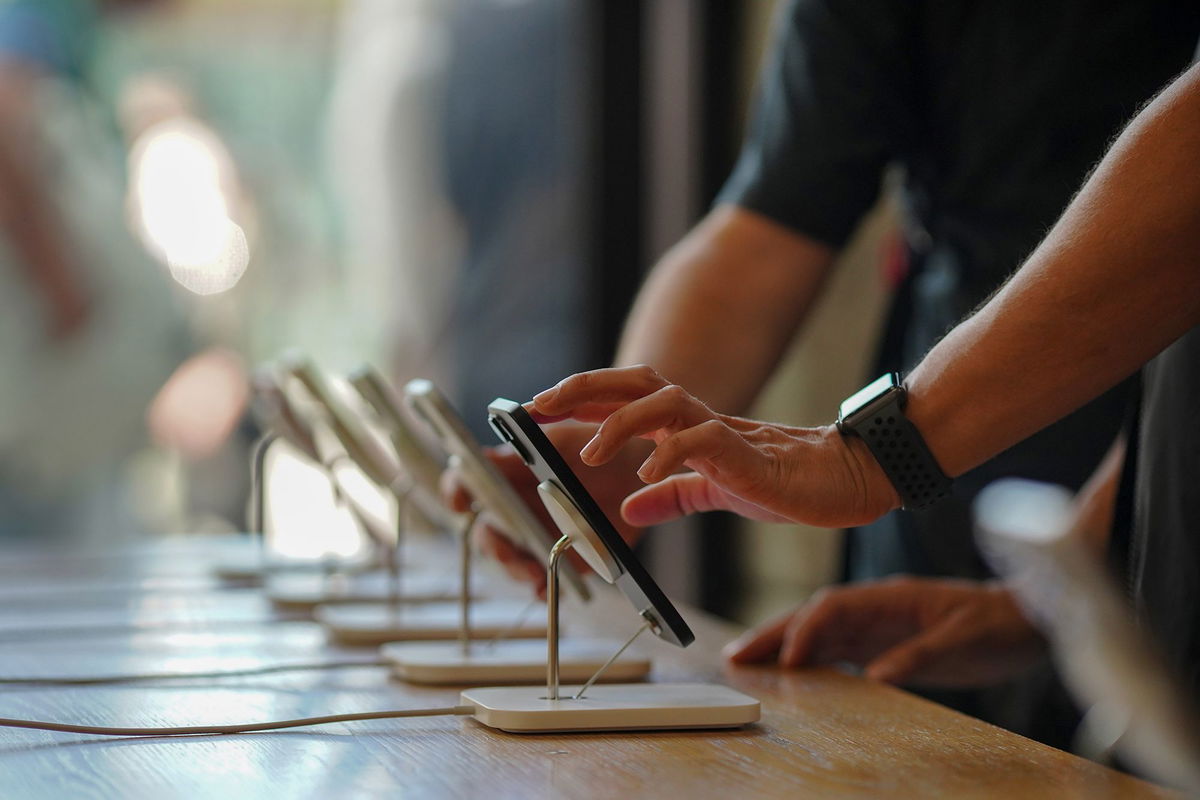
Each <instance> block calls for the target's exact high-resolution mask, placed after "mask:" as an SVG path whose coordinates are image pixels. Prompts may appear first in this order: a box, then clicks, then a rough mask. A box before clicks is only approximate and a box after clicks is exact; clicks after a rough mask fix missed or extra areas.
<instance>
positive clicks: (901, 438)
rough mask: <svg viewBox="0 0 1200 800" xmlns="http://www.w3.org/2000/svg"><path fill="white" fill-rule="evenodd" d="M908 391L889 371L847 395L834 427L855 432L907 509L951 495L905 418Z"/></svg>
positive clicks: (844, 432)
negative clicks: (865, 444) (864, 443)
mask: <svg viewBox="0 0 1200 800" xmlns="http://www.w3.org/2000/svg"><path fill="white" fill-rule="evenodd" d="M907 401H908V393H907V392H906V391H905V389H904V384H903V383H901V382H900V375H899V374H898V373H895V372H889V373H888V374H886V375H884V376H883V377H882V378H879V379H877V380H874V381H872V382H871V383H869V384H867V386H866V387H864V388H862V389H860V390H859V391H857V392H855V393H854V394H852V395H850V396H849V397H848V398H846V400H845V402H843V403H842V407H841V409H840V410H839V411H838V421H837V426H838V430H839V431H841V433H842V435H843V436H850V435H854V436H858V437H859V438H860V439H862V440H863V441H864V442H866V443H867V447H868V448H869V449H870V450H871V455H873V456H875V460H876V461H878V462H879V466H880V467H882V468H883V471H884V474H886V475H887V476H888V480H890V481H891V482H892V486H894V487H895V488H896V492H897V494H899V495H900V502H901V504H902V505H903V507H904V508H905V510H907V511H914V510H918V509H922V508H928V507H929V506H931V505H933V504H934V503H936V502H938V501H939V500H941V499H942V498H944V497H946V496H948V495H949V494H950V484H951V483H952V481H951V480H950V479H949V478H947V477H946V473H944V472H942V468H941V467H940V466H938V463H937V460H936V459H935V458H934V457H933V453H931V452H929V447H927V446H926V444H925V439H923V438H922V437H921V432H920V431H918V430H917V428H916V426H915V425H913V424H912V423H911V422H910V421H909V419H908V417H906V416H904V406H905V404H906V403H907Z"/></svg>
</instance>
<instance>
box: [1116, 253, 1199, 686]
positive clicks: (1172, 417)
mask: <svg viewBox="0 0 1200 800" xmlns="http://www.w3.org/2000/svg"><path fill="white" fill-rule="evenodd" d="M1198 268H1200V267H1198ZM1142 379H1143V385H1144V388H1143V393H1142V415H1141V442H1140V447H1139V449H1138V454H1137V473H1136V479H1135V480H1136V495H1135V500H1134V514H1133V540H1132V542H1131V547H1130V549H1131V560H1130V578H1131V588H1132V589H1133V594H1134V599H1135V602H1136V603H1137V606H1138V611H1139V612H1140V613H1141V616H1142V617H1143V619H1144V621H1145V623H1146V624H1147V626H1148V627H1149V628H1150V630H1151V631H1152V632H1153V633H1154V634H1155V638H1156V639H1157V640H1158V641H1159V643H1160V644H1161V646H1162V647H1163V648H1164V650H1165V652H1166V655H1167V657H1168V659H1169V660H1170V661H1171V663H1172V665H1173V666H1174V667H1175V668H1176V669H1177V670H1178V671H1179V673H1180V675H1181V676H1182V678H1183V679H1184V680H1185V681H1186V682H1187V683H1188V684H1189V685H1190V686H1191V688H1192V690H1193V692H1194V697H1193V699H1200V328H1196V329H1193V330H1192V331H1191V332H1190V333H1188V334H1187V335H1185V336H1184V337H1183V338H1181V339H1179V340H1178V341H1177V342H1175V343H1174V344H1173V345H1171V346H1170V347H1168V348H1167V349H1166V350H1164V351H1163V352H1162V354H1161V355H1159V356H1158V358H1156V359H1154V361H1152V362H1150V364H1149V365H1148V366H1147V367H1146V368H1145V370H1143V372H1142Z"/></svg>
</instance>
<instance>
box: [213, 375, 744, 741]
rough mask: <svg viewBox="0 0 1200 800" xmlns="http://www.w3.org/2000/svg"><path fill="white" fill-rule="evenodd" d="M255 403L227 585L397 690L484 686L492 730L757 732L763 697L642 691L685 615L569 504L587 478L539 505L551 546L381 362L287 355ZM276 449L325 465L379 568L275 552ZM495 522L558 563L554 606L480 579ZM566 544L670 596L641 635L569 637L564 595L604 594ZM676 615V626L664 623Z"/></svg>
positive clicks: (446, 413)
mask: <svg viewBox="0 0 1200 800" xmlns="http://www.w3.org/2000/svg"><path fill="white" fill-rule="evenodd" d="M400 394H402V396H403V401H402V400H401V399H400V397H399V396H398V395H400ZM512 405H513V406H515V404H512ZM255 407H256V413H257V415H258V417H259V421H260V423H261V425H262V427H263V429H264V430H265V431H266V433H265V434H264V436H263V437H262V439H261V440H260V441H259V443H258V445H257V447H256V448H255V452H254V454H253V463H252V477H253V483H254V485H253V497H252V511H251V520H250V523H251V528H252V529H253V531H254V533H255V534H256V535H258V536H259V537H260V542H262V546H261V547H260V548H259V553H260V555H259V557H258V558H257V560H256V561H255V562H253V563H244V564H232V563H231V564H225V565H222V566H220V567H219V568H218V575H219V577H222V578H225V579H230V580H239V581H245V580H261V581H262V585H263V587H264V590H265V591H266V592H267V593H268V595H269V597H270V599H271V601H272V603H273V604H274V605H276V606H277V607H278V608H279V609H281V610H284V611H287V612H292V613H301V614H311V616H312V617H313V619H315V620H316V621H317V622H319V623H320V624H321V625H322V626H323V627H324V628H325V630H326V632H327V634H328V636H329V638H330V639H331V640H332V641H334V642H336V643H337V644H339V645H343V646H353V647H373V648H378V649H379V652H380V653H381V654H382V657H383V658H384V659H385V660H386V661H387V662H388V663H389V664H390V665H391V670H392V674H393V677H394V678H395V679H398V680H403V681H408V682H412V683H417V684H428V685H442V686H463V687H484V688H467V689H465V690H464V691H463V692H462V697H461V704H464V705H473V706H474V707H475V708H476V709H477V712H476V714H475V718H476V719H477V720H478V721H479V722H481V723H483V724H485V725H488V726H491V727H495V728H499V729H503V730H508V731H513V732H539V731H588V730H591V731H596V730H608V731H612V730H638V729H680V728H735V727H740V726H743V725H746V724H748V723H752V722H754V721H756V720H758V718H759V714H760V707H759V703H758V701H757V700H755V699H754V698H751V697H748V696H746V695H744V694H741V693H739V692H736V691H734V690H732V689H729V688H727V687H724V686H719V685H702V684H669V683H654V682H644V681H646V680H647V678H648V677H649V675H650V673H651V669H652V664H651V662H650V659H649V658H648V657H647V656H646V655H645V654H644V653H643V652H642V651H640V650H639V649H638V648H637V647H636V645H635V644H634V640H635V639H637V638H638V636H639V635H641V634H643V633H644V632H645V631H647V630H648V631H650V632H651V633H652V634H654V635H657V636H659V637H660V638H663V639H665V640H667V641H671V642H672V643H674V644H677V645H685V646H686V644H688V643H690V641H691V633H690V631H688V630H687V629H686V624H685V623H683V621H682V618H681V617H678V614H677V612H675V609H674V608H673V607H670V603H669V601H667V600H666V598H665V597H663V596H662V595H661V592H659V591H658V588H657V586H652V587H651V590H650V591H649V592H646V591H644V590H645V589H646V588H647V587H645V586H644V584H645V583H646V582H649V583H650V584H653V582H652V581H651V580H650V579H649V577H648V576H647V575H645V573H644V571H643V570H642V569H641V566H640V565H637V564H631V563H629V562H630V561H631V560H635V559H633V556H632V553H630V552H629V551H628V548H624V547H623V546H622V548H621V552H618V553H614V552H613V548H612V547H610V546H609V545H607V544H606V543H605V540H604V538H603V537H602V536H600V535H599V534H598V532H597V531H596V529H595V526H594V525H592V524H591V523H590V522H589V519H591V520H595V519H596V518H595V516H594V514H595V513H598V512H597V510H596V509H595V507H594V505H593V506H592V514H593V516H591V517H589V516H588V515H587V514H584V513H582V512H581V511H580V508H579V505H578V501H577V499H573V497H572V491H574V492H575V493H576V494H578V493H579V492H581V491H582V490H581V488H580V487H579V486H578V484H575V485H573V486H572V487H571V488H567V487H564V486H563V485H562V482H561V481H560V480H556V479H546V480H542V481H541V484H540V486H539V488H538V493H539V495H540V497H541V499H542V501H543V503H545V505H546V508H547V510H548V511H549V514H550V516H551V518H552V519H553V520H554V522H555V524H556V526H557V527H558V528H559V532H560V533H561V538H559V539H558V541H557V542H555V541H554V539H553V537H551V536H550V535H548V534H547V532H546V529H545V526H543V525H542V523H541V522H540V521H539V520H538V519H537V518H536V517H535V516H534V515H533V514H532V513H531V512H530V510H529V509H528V507H527V506H526V505H525V503H524V502H523V501H522V500H521V499H520V498H519V497H518V496H517V494H516V493H515V491H514V490H513V489H512V488H511V486H510V484H509V482H508V481H507V480H506V479H505V478H504V477H503V476H502V475H501V473H500V472H499V471H498V470H497V469H496V468H495V467H494V466H493V465H492V463H491V462H490V461H489V460H488V459H487V458H486V457H485V456H484V455H483V451H482V449H481V447H480V445H479V443H478V442H477V441H476V440H475V439H474V438H473V437H472V435H471V433H470V432H469V431H468V429H467V428H466V426H465V424H464V423H463V421H462V419H461V417H459V415H458V414H457V412H456V411H455V409H454V408H453V407H452V406H451V405H450V404H449V403H448V402H447V401H446V399H445V398H444V397H443V396H442V395H441V394H440V393H439V392H438V390H437V389H436V387H434V386H433V384H431V383H430V382H428V381H424V380H416V381H411V382H410V383H408V384H407V385H406V386H405V387H404V390H403V392H402V393H397V392H395V391H394V390H393V389H392V387H391V386H389V385H388V384H387V383H386V382H385V381H384V380H383V378H382V377H381V376H380V375H379V374H378V373H377V372H376V371H375V370H373V369H371V368H369V367H366V368H362V369H360V370H358V371H357V372H356V373H354V374H352V375H351V376H349V378H348V379H346V380H342V379H340V378H339V379H334V378H332V377H330V376H327V375H325V374H323V373H322V372H320V371H319V370H318V369H317V368H316V367H315V365H314V364H313V363H312V362H311V361H309V360H307V359H303V358H298V357H291V358H288V359H285V360H284V361H283V362H281V363H280V364H279V365H275V366H273V367H271V368H270V369H268V370H263V371H260V373H259V374H258V375H257V376H256V385H255ZM505 438H509V437H508V436H507V435H505ZM280 441H284V442H286V443H287V444H288V445H290V448H291V449H292V450H293V451H294V452H298V453H299V454H300V455H301V456H302V457H303V458H305V459H306V460H308V461H310V462H311V463H312V464H313V465H315V466H316V467H318V468H319V469H321V470H322V471H324V473H325V475H326V477H327V479H328V481H329V482H330V485H332V486H333V487H334V492H335V496H336V498H337V501H338V502H339V504H340V505H342V506H343V507H344V508H345V510H346V511H347V512H349V515H350V516H351V517H352V518H353V520H354V521H355V524H356V525H357V526H358V527H359V529H360V530H361V531H362V533H363V534H364V535H365V537H366V539H367V540H368V541H369V542H370V543H371V547H370V548H369V553H370V554H369V556H367V557H365V558H358V559H352V560H347V561H342V562H323V563H320V564H315V563H313V562H311V561H309V562H295V561H293V562H281V561H279V560H278V559H276V558H274V557H272V555H271V552H270V548H269V546H268V545H267V543H266V536H265V532H266V531H267V530H268V527H269V522H270V520H269V519H268V508H269V503H268V497H267V495H268V491H269V490H268V481H267V479H266V472H267V465H268V463H269V457H270V453H271V450H272V448H274V447H275V446H276V445H277V444H279V443H280ZM346 463H349V464H352V465H353V467H354V468H356V470H357V471H358V473H359V474H360V475H362V476H364V477H365V478H366V479H368V480H369V481H370V482H371V483H372V484H374V486H375V487H377V488H378V489H379V490H381V491H383V492H386V493H387V494H389V495H391V496H392V497H393V498H394V500H395V508H396V509H398V511H397V513H396V514H395V515H394V516H393V517H392V518H391V519H381V518H380V516H379V515H378V514H377V513H373V512H372V511H371V510H368V509H367V508H366V507H365V506H364V504H363V503H362V502H361V500H360V499H358V498H357V497H356V495H355V493H353V492H351V491H349V490H348V489H347V488H345V487H343V486H342V478H341V477H340V476H341V475H344V473H345V471H344V470H343V469H340V467H342V466H344V465H345V464H346ZM447 466H452V467H453V468H454V470H455V472H456V473H457V474H458V475H459V476H460V478H461V480H462V482H463V483H464V484H465V486H466V488H467V489H468V490H469V491H470V494H471V495H472V497H473V498H474V501H475V505H474V507H473V508H472V511H471V512H470V513H466V514H455V513H453V512H450V511H448V510H446V508H445V507H444V505H443V504H442V501H441V498H440V489H439V481H440V480H441V477H442V474H443V472H444V471H445V469H446V467H447ZM589 500H590V498H589ZM485 521H486V523H487V524H489V525H491V526H493V527H495V528H498V529H500V530H502V531H504V532H505V534H506V535H507V536H508V537H509V538H511V539H512V540H513V541H514V542H517V543H519V544H520V546H522V547H523V548H525V549H526V550H527V551H529V552H531V553H535V554H538V555H539V557H540V556H544V557H545V560H546V568H547V587H546V602H545V604H543V603H541V602H538V601H537V600H536V599H534V600H532V601H531V600H530V599H529V598H530V596H531V595H532V590H531V588H530V587H528V586H525V585H518V584H516V583H515V582H512V581H506V580H505V578H503V577H502V576H501V571H500V570H498V569H496V568H495V565H487V566H488V567H490V568H489V569H487V570H480V569H477V568H476V567H477V565H476V564H474V563H473V555H474V553H473V547H472V539H473V536H472V532H473V530H474V529H475V528H476V526H478V525H480V524H482V523H483V522H485ZM606 522H607V521H606V520H605V523H606ZM609 530H611V528H609ZM439 534H440V535H439ZM446 534H449V535H448V536H447V535H446ZM448 540H449V541H452V542H454V544H453V545H448V544H447V541H448ZM610 541H611V540H610ZM569 550H574V551H575V553H576V554H577V555H578V556H580V557H581V558H582V560H583V561H585V562H586V563H587V564H588V565H589V566H590V567H591V571H593V572H595V573H596V575H598V576H599V578H600V579H602V580H605V581H607V582H609V583H617V584H618V586H621V587H622V589H623V590H626V586H627V584H626V583H624V581H627V579H628V578H629V576H628V575H627V574H626V573H627V571H628V570H629V569H630V568H631V567H632V568H633V569H634V570H635V571H636V573H637V576H639V580H638V587H635V588H634V590H633V591H634V595H633V596H631V600H633V599H634V597H636V598H645V597H646V596H647V595H649V596H650V597H655V598H661V599H657V600H655V601H647V603H648V604H646V603H640V602H636V601H635V602H634V605H633V608H632V609H631V612H632V613H631V614H630V625H631V628H632V627H633V626H634V625H637V627H636V630H632V631H631V633H632V636H631V637H630V639H628V640H626V641H624V642H622V641H610V640H604V639H594V638H579V637H573V636H571V635H564V634H563V633H562V632H561V631H560V629H559V614H560V599H561V597H562V595H563V594H564V593H570V594H573V595H574V599H575V600H577V601H579V602H578V603H574V604H573V607H574V608H576V609H577V610H578V613H581V614H585V613H587V601H588V600H589V598H590V596H591V594H592V589H591V588H590V587H589V584H588V581H586V580H585V579H584V576H583V572H584V571H582V570H579V569H577V568H576V567H575V566H574V564H572V563H571V560H570V559H569V558H566V557H565V556H566V554H567V551H569ZM626 594H627V595H628V594H629V591H626ZM663 605H665V606H667V607H668V608H666V609H662V608H661V607H662V606H663ZM664 610H665V612H666V613H667V614H668V615H671V619H672V620H673V622H672V624H671V625H665V624H664V622H663V616H662V612H663V611H664ZM568 622H569V621H568ZM680 626H682V628H683V630H684V631H686V638H682V639H681V636H680V634H679V628H680Z"/></svg>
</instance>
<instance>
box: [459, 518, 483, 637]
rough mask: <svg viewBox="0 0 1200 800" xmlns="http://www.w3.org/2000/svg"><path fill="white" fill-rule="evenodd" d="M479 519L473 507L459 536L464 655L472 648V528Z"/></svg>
mask: <svg viewBox="0 0 1200 800" xmlns="http://www.w3.org/2000/svg"><path fill="white" fill-rule="evenodd" d="M477 519H479V510H478V509H475V508H472V509H471V512H470V513H469V514H468V515H467V519H466V521H465V522H463V526H462V530H460V531H459V536H458V538H459V543H458V581H459V585H458V644H459V647H461V649H462V653H463V655H467V654H468V653H469V652H470V650H471V530H472V529H473V528H474V527H475V520H477Z"/></svg>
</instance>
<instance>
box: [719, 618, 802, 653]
mask: <svg viewBox="0 0 1200 800" xmlns="http://www.w3.org/2000/svg"><path fill="white" fill-rule="evenodd" d="M792 614H793V612H791V611H789V612H788V613H786V614H781V615H780V616H778V617H776V618H775V619H773V620H771V621H769V622H765V623H763V624H762V625H759V626H757V627H755V628H751V629H750V630H748V631H746V632H745V633H743V634H742V635H741V636H739V637H738V638H736V639H734V640H733V641H732V642H730V643H729V644H727V645H725V647H724V648H723V649H722V650H721V653H722V654H723V655H724V656H725V658H727V659H729V660H730V661H732V662H733V663H735V664H756V663H759V662H762V661H769V660H771V659H773V658H775V656H776V655H777V654H778V653H779V648H780V645H782V644H783V632H784V631H785V630H786V629H787V626H788V623H790V622H791V620H792Z"/></svg>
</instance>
